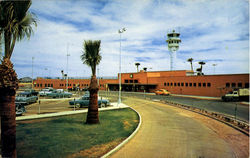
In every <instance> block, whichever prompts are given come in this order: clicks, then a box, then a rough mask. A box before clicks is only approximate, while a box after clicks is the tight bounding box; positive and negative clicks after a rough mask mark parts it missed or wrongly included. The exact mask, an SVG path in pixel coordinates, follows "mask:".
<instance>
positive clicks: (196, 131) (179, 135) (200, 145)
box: [111, 98, 248, 158]
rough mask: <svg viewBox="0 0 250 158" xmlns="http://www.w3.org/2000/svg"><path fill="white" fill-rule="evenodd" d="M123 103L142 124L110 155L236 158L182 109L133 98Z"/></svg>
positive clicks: (225, 143) (223, 142)
mask: <svg viewBox="0 0 250 158" xmlns="http://www.w3.org/2000/svg"><path fill="white" fill-rule="evenodd" d="M123 103H125V104H127V105H130V106H132V107H133V108H134V109H135V110H137V111H138V112H139V113H140V114H141V117H142V125H141V128H140V130H139V131H138V133H137V134H136V135H135V136H134V138H133V139H131V140H130V141H129V142H128V143H127V144H125V146H123V147H122V148H121V149H120V150H118V151H117V152H116V153H114V154H113V155H111V157H117V158H121V157H127V158H128V157H143V158H151V157H169V158H172V157H173V158H183V157H189V158H222V157H223V158H233V157H237V156H236V155H237V154H235V152H234V151H233V149H232V148H231V146H230V145H229V144H228V143H227V142H226V141H225V140H223V139H222V138H221V137H219V135H218V134H217V132H215V131H213V130H212V129H210V128H208V127H207V126H205V125H204V124H203V123H201V122H200V121H197V120H196V119H194V118H192V117H191V116H189V115H187V114H185V111H184V112H180V111H178V110H176V109H177V108H176V107H172V106H166V105H165V104H162V103H157V102H152V101H147V100H142V99H136V98H127V99H123ZM224 126H225V125H224ZM226 128H229V127H226ZM246 138H248V137H247V136H246ZM246 144H248V140H246ZM241 150H246V151H244V152H245V153H246V155H243V156H242V157H245V156H246V157H247V154H248V148H246V149H241ZM240 157H241V156H240Z"/></svg>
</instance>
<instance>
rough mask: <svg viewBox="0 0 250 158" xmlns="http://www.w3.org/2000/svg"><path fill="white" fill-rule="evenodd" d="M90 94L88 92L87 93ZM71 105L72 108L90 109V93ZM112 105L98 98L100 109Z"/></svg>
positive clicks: (71, 102) (73, 101)
mask: <svg viewBox="0 0 250 158" xmlns="http://www.w3.org/2000/svg"><path fill="white" fill-rule="evenodd" d="M87 92H88V91H87ZM69 105H70V106H72V107H74V106H75V107H77V108H81V107H88V106H89V93H86V94H85V95H83V96H82V97H81V98H80V99H77V100H71V101H69ZM108 105H110V102H109V100H107V99H103V98H99V97H98V107H106V106H108Z"/></svg>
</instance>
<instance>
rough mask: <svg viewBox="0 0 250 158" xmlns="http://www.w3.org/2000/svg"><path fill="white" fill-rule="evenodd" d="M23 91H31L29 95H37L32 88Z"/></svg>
mask: <svg viewBox="0 0 250 158" xmlns="http://www.w3.org/2000/svg"><path fill="white" fill-rule="evenodd" d="M25 92H30V93H31V95H35V96H37V95H38V92H37V91H35V90H34V89H27V90H25Z"/></svg>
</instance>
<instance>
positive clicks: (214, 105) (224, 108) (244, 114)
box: [102, 92, 249, 121]
mask: <svg viewBox="0 0 250 158" xmlns="http://www.w3.org/2000/svg"><path fill="white" fill-rule="evenodd" d="M116 93H117V92H111V93H110V94H112V95H116ZM102 94H103V95H104V96H106V93H102ZM117 96H118V94H117ZM122 96H128V97H137V98H150V99H151V100H153V99H156V100H166V101H172V102H175V103H181V104H185V105H190V106H193V107H197V108H200V109H204V110H207V111H211V112H217V113H222V114H226V115H230V116H232V117H234V116H235V108H236V107H237V110H236V118H238V119H241V120H244V121H249V105H243V104H241V103H240V102H223V101H221V100H219V99H218V100H209V99H197V98H189V97H179V96H173V95H171V96H160V95H154V94H148V93H146V95H144V94H142V93H122Z"/></svg>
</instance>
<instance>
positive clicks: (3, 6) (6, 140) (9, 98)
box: [0, 0, 36, 157]
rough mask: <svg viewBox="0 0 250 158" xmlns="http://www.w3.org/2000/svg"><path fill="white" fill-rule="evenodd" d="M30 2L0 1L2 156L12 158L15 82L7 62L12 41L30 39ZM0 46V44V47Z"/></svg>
mask: <svg viewBox="0 0 250 158" xmlns="http://www.w3.org/2000/svg"><path fill="white" fill-rule="evenodd" d="M30 6H31V1H30V0H25V1H0V39H2V40H3V42H1V44H2V43H4V44H3V45H4V55H3V58H2V59H1V65H0V115H1V145H2V156H3V157H16V113H15V94H16V90H17V89H18V79H17V75H16V72H15V70H14V69H13V64H12V63H11V61H10V58H11V55H12V53H13V50H14V47H15V43H16V41H20V40H22V39H23V38H24V37H28V38H29V37H30V36H31V34H32V32H33V30H32V24H35V26H36V19H35V18H34V17H33V14H31V13H29V12H28V9H29V7H30ZM0 46H1V45H0Z"/></svg>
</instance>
